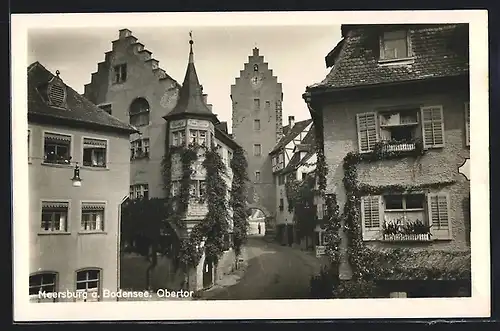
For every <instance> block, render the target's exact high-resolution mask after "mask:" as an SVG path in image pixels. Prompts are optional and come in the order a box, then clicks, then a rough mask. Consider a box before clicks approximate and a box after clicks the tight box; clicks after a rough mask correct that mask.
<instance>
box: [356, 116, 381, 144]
mask: <svg viewBox="0 0 500 331" xmlns="http://www.w3.org/2000/svg"><path fill="white" fill-rule="evenodd" d="M356 124H357V128H358V147H359V151H360V152H361V153H366V152H370V151H371V150H373V147H374V146H375V144H376V143H377V141H378V132H377V114H376V113H374V112H371V113H361V114H356Z"/></svg>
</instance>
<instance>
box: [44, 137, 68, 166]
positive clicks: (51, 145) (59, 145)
mask: <svg viewBox="0 0 500 331" xmlns="http://www.w3.org/2000/svg"><path fill="white" fill-rule="evenodd" d="M43 143H44V146H43V149H44V160H43V162H45V163H56V164H69V163H70V161H71V156H70V150H71V136H69V135H63V134H57V133H48V132H46V133H45V135H44V142H43Z"/></svg>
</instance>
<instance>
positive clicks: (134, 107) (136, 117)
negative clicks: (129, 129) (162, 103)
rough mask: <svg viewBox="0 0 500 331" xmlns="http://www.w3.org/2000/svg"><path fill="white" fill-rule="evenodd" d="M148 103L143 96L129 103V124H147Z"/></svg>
mask: <svg viewBox="0 0 500 331" xmlns="http://www.w3.org/2000/svg"><path fill="white" fill-rule="evenodd" d="M149 112H150V109H149V103H148V102H147V101H146V99H144V98H137V99H135V100H134V101H132V104H131V105H130V111H129V116H130V124H131V125H134V126H144V125H148V124H149Z"/></svg>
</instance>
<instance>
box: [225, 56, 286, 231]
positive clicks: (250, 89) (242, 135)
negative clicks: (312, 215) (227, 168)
mask: <svg viewBox="0 0 500 331" xmlns="http://www.w3.org/2000/svg"><path fill="white" fill-rule="evenodd" d="M231 100H232V103H233V109H232V136H233V138H234V140H235V141H236V142H237V143H238V144H239V145H241V146H242V147H243V149H244V150H245V152H246V156H247V161H248V176H249V178H250V185H249V189H248V194H249V197H248V201H249V203H251V204H253V205H255V206H261V207H264V208H263V209H265V210H263V211H264V212H265V213H269V214H272V213H273V211H274V210H275V195H274V194H273V192H274V191H273V173H272V170H271V169H272V168H271V160H270V158H269V157H268V154H269V152H270V151H271V150H272V149H273V148H274V146H275V145H276V143H277V142H278V141H279V140H280V139H281V137H282V134H283V125H282V102H283V92H282V86H281V83H279V82H278V78H277V77H276V76H274V75H273V71H272V69H270V68H269V65H268V63H267V62H264V57H263V56H262V55H260V54H259V49H258V48H254V49H253V54H252V55H251V56H249V57H248V61H247V62H246V63H245V64H244V69H243V70H241V71H240V75H239V77H237V78H236V81H235V84H233V85H232V86H231ZM273 216H275V215H266V217H268V218H272V217H273ZM269 233H270V232H269Z"/></svg>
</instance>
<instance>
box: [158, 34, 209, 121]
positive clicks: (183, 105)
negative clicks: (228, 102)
mask: <svg viewBox="0 0 500 331" xmlns="http://www.w3.org/2000/svg"><path fill="white" fill-rule="evenodd" d="M189 36H190V37H191V38H190V40H189V61H188V65H187V69H186V76H185V77H184V82H183V83H182V87H181V89H180V91H179V99H178V101H177V104H176V106H175V107H174V109H172V111H171V112H170V113H168V114H167V115H165V116H164V117H163V118H165V119H168V120H170V119H172V118H173V117H186V116H189V115H194V116H196V117H200V116H201V117H205V118H207V119H210V120H212V121H214V122H216V123H218V122H219V121H218V120H217V116H216V115H215V114H214V113H212V111H211V110H210V109H209V108H208V106H207V105H206V104H205V102H204V101H203V87H202V86H201V84H200V82H199V80H198V75H197V74H196V68H195V66H194V54H193V43H194V42H193V39H192V34H191V32H190V33H189Z"/></svg>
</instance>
